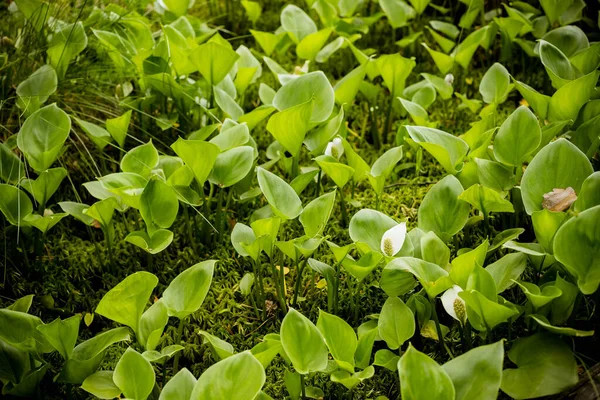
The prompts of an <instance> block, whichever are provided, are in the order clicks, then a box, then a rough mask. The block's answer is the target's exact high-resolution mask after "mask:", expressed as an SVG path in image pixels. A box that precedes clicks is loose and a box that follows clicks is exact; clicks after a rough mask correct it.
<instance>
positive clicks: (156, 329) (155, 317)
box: [137, 299, 169, 351]
mask: <svg viewBox="0 0 600 400" xmlns="http://www.w3.org/2000/svg"><path fill="white" fill-rule="evenodd" d="M167 322H169V314H168V313H167V307H166V306H165V302H164V301H162V299H161V300H158V301H155V302H154V303H153V304H152V305H151V306H150V307H149V308H148V309H147V310H146V311H144V313H143V314H142V316H141V318H140V328H139V332H138V337H137V340H138V343H140V344H142V345H143V346H144V349H146V350H147V351H152V350H154V349H156V347H157V346H158V343H159V341H160V339H161V336H162V334H163V330H164V329H165V326H167Z"/></svg>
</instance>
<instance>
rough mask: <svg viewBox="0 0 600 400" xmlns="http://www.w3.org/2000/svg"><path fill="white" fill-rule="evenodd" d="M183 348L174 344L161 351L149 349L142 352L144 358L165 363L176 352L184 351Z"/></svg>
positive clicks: (152, 361)
mask: <svg viewBox="0 0 600 400" xmlns="http://www.w3.org/2000/svg"><path fill="white" fill-rule="evenodd" d="M183 349H184V347H183V346H180V345H178V344H172V345H170V346H165V347H163V348H162V349H161V351H156V350H147V351H145V352H144V353H143V354H142V356H144V358H145V359H146V360H148V361H149V362H151V363H157V364H163V365H164V364H165V362H166V361H167V360H168V359H169V358H171V357H173V356H174V355H175V354H176V353H178V352H180V351H182V350H183Z"/></svg>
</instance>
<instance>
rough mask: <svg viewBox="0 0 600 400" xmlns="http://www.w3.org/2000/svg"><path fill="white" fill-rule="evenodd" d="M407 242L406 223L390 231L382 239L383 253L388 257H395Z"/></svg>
mask: <svg viewBox="0 0 600 400" xmlns="http://www.w3.org/2000/svg"><path fill="white" fill-rule="evenodd" d="M404 240H406V222H402V223H399V224H398V225H396V226H394V227H393V228H390V229H388V230H387V231H386V232H385V233H384V234H383V237H382V238H381V252H382V253H383V254H385V255H386V256H388V257H393V256H395V255H396V254H397V253H398V252H399V251H400V249H401V248H402V246H403V245H404Z"/></svg>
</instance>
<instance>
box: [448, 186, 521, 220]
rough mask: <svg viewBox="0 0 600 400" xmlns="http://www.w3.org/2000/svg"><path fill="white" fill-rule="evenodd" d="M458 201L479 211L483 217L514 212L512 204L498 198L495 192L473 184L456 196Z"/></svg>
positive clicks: (498, 194) (498, 195) (500, 197)
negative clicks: (495, 213) (496, 213)
mask: <svg viewBox="0 0 600 400" xmlns="http://www.w3.org/2000/svg"><path fill="white" fill-rule="evenodd" d="M458 198H459V200H463V201H466V202H467V203H469V204H471V205H472V206H473V207H475V208H476V209H478V210H479V211H481V212H482V213H483V214H484V215H488V214H489V213H491V212H510V213H512V212H515V209H514V207H513V205H512V203H511V202H510V201H508V200H506V199H504V198H502V196H500V193H498V192H497V191H495V190H493V189H490V188H487V187H485V186H481V185H480V184H475V185H473V186H471V187H469V188H468V189H467V190H465V191H464V192H462V193H461V194H460V195H459V196H458Z"/></svg>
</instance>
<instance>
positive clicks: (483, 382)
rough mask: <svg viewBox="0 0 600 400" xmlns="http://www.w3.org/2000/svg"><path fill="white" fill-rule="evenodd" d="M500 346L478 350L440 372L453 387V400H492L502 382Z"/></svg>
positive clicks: (498, 343)
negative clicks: (454, 392)
mask: <svg viewBox="0 0 600 400" xmlns="http://www.w3.org/2000/svg"><path fill="white" fill-rule="evenodd" d="M503 361H504V344H503V341H502V340H500V341H498V342H496V343H492V344H488V345H485V346H480V347H477V348H475V349H472V350H469V351H467V352H466V353H464V354H462V355H460V356H458V357H456V358H453V359H452V360H450V361H448V362H447V363H446V364H444V365H442V368H443V369H444V371H446V373H447V374H448V376H449V377H450V379H451V380H452V383H453V384H454V389H455V390H456V400H467V399H473V398H477V399H481V400H488V399H489V400H495V399H496V398H497V397H498V391H499V390H500V383H501V381H502V363H503Z"/></svg>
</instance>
